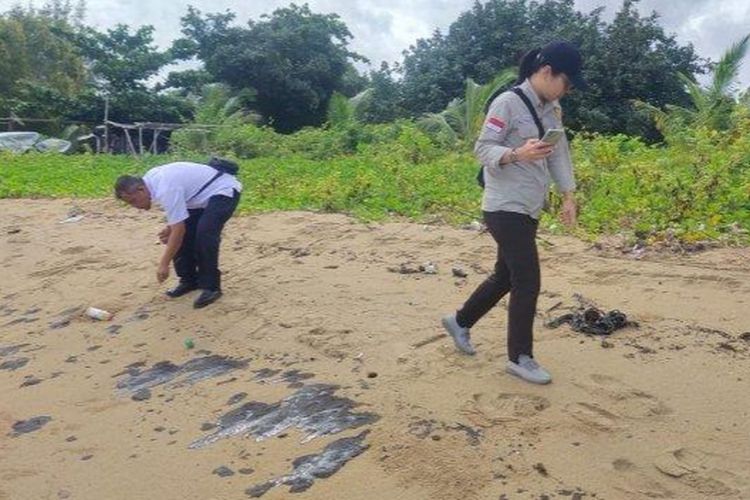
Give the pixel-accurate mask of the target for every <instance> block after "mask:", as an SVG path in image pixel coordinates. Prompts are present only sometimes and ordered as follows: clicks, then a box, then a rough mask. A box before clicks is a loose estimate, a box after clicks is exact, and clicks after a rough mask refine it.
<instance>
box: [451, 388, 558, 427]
mask: <svg viewBox="0 0 750 500" xmlns="http://www.w3.org/2000/svg"><path fill="white" fill-rule="evenodd" d="M549 406H550V402H549V400H548V399H546V398H543V397H541V396H536V395H534V394H511V393H504V394H494V395H487V394H474V396H473V398H472V401H471V402H469V403H468V404H467V405H466V406H465V407H464V409H463V411H462V413H463V414H464V415H466V418H468V419H469V420H470V421H471V422H472V423H473V424H474V425H476V426H479V427H492V426H495V425H499V424H502V423H503V422H511V421H516V420H520V419H526V418H529V417H533V416H535V415H538V414H539V413H541V412H542V411H544V410H546V409H547V408H549Z"/></svg>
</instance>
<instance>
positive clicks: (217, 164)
mask: <svg viewBox="0 0 750 500" xmlns="http://www.w3.org/2000/svg"><path fill="white" fill-rule="evenodd" d="M207 165H208V166H209V167H211V168H213V169H214V170H216V175H214V176H213V177H211V179H210V180H209V181H208V182H207V183H205V184H204V185H203V186H201V188H200V189H199V190H198V192H196V193H195V194H194V195H193V196H191V197H190V198H188V199H187V201H190V200H192V199H193V198H195V197H196V196H198V195H199V194H201V193H202V192H203V191H205V190H206V188H207V187H208V186H210V185H211V184H212V183H213V182H214V181H215V180H216V179H218V178H219V177H221V176H222V175H224V174H229V175H237V172H239V171H240V166H239V165H238V164H237V163H236V162H233V161H232V160H227V159H226V158H219V157H218V156H212V157H211V159H210V160H208V163H207Z"/></svg>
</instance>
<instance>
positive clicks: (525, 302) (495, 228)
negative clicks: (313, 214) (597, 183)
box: [443, 42, 586, 384]
mask: <svg viewBox="0 0 750 500" xmlns="http://www.w3.org/2000/svg"><path fill="white" fill-rule="evenodd" d="M581 67H582V60H581V55H580V53H579V51H578V49H577V48H576V47H575V46H573V45H571V44H570V43H567V42H553V43H550V44H548V45H545V46H544V47H542V48H538V49H534V50H531V51H529V52H528V53H526V55H525V56H524V57H523V59H522V61H521V65H520V69H519V78H518V81H516V85H517V87H515V88H513V89H511V90H509V91H506V92H503V93H502V94H500V95H499V96H497V97H496V98H495V99H494V100H493V101H492V103H491V104H490V107H489V111H488V113H487V116H486V118H485V122H484V126H483V128H482V132H481V134H480V136H479V139H478V140H477V142H476V145H475V148H474V152H475V154H476V156H477V158H478V159H479V161H480V163H481V165H482V170H483V171H482V173H483V177H484V188H485V189H484V196H483V199H482V211H483V213H484V221H485V224H486V225H487V229H488V230H489V232H490V234H491V235H492V237H493V238H494V240H495V242H496V243H497V261H496V263H495V272H494V274H492V275H491V276H490V277H489V278H487V279H486V280H485V281H484V282H483V283H482V284H481V285H479V287H478V288H477V289H476V290H475V291H474V293H473V294H472V295H471V296H470V297H469V299H468V300H467V301H466V303H465V304H464V305H463V306H462V307H461V308H460V309H459V310H458V311H457V312H456V313H455V314H451V315H448V316H445V317H444V318H443V326H444V328H445V329H446V330H447V331H448V333H449V334H450V335H451V337H453V341H454V343H455V345H456V347H457V348H458V349H459V350H460V351H462V352H464V353H466V354H469V355H473V354H475V350H474V347H473V346H472V344H471V338H470V329H471V327H473V326H474V324H475V323H476V322H477V321H479V320H480V319H481V318H482V317H483V316H484V315H485V314H487V312H488V311H489V310H490V309H492V308H493V307H494V306H495V305H496V304H497V303H498V301H499V300H500V299H501V298H502V297H503V296H504V295H506V294H507V293H508V292H510V302H509V306H508V363H507V367H506V371H507V372H508V373H511V374H513V375H516V376H518V377H520V378H522V379H524V380H526V381H528V382H532V383H536V384H547V383H549V382H551V380H552V377H551V376H550V374H549V373H548V372H547V371H546V370H545V369H544V368H542V367H541V366H540V365H539V363H537V362H536V360H535V359H534V354H533V350H532V346H533V326H534V315H535V313H536V304H537V298H538V296H539V290H540V270H539V256H538V254H537V247H536V232H537V226H538V219H539V215H540V213H541V211H542V208H543V207H544V205H545V202H546V198H547V194H548V191H549V184H550V180H549V178H550V177H551V178H552V180H553V181H554V182H555V184H556V185H557V188H558V189H559V191H560V192H561V193H562V197H563V203H562V214H561V217H562V220H563V222H564V223H565V224H566V225H568V226H572V225H574V224H575V223H576V202H575V197H574V191H575V180H574V177H573V168H572V164H571V159H570V151H569V148H568V142H567V139H566V138H565V137H564V134H563V137H562V138H561V140H560V141H559V142H558V143H557V145H556V146H553V145H552V144H549V143H546V142H543V141H542V140H540V138H541V137H542V134H543V133H544V131H543V130H542V129H544V130H548V129H561V128H562V112H561V108H560V104H559V102H558V100H559V99H560V98H561V97H563V96H564V95H565V94H567V93H568V92H570V90H571V89H573V88H577V89H584V88H586V83H585V81H584V80H583V78H582V76H581ZM519 91H520V94H519ZM524 97H525V98H526V100H527V101H528V103H527V102H525V101H524ZM532 109H533V111H534V113H536V115H537V116H536V117H535V116H534V114H533V113H532ZM480 182H482V181H480Z"/></svg>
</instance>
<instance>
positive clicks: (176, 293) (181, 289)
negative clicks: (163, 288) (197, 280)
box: [167, 281, 198, 299]
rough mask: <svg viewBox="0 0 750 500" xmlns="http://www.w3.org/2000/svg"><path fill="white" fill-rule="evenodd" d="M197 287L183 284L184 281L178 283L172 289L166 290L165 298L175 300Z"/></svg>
mask: <svg viewBox="0 0 750 500" xmlns="http://www.w3.org/2000/svg"><path fill="white" fill-rule="evenodd" d="M197 289H198V286H197V285H193V284H192V283H185V282H184V281H180V283H179V284H178V285H177V286H176V287H174V288H170V289H169V290H167V296H168V297H172V298H173V299H176V298H177V297H182V296H183V295H185V294H186V293H190V292H192V291H193V290H197Z"/></svg>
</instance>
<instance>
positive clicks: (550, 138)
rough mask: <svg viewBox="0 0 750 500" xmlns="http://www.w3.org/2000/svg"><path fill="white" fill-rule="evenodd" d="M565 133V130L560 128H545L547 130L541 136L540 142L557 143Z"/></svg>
mask: <svg viewBox="0 0 750 500" xmlns="http://www.w3.org/2000/svg"><path fill="white" fill-rule="evenodd" d="M564 135H565V130H563V129H561V128H551V129H549V130H547V132H545V133H544V137H542V142H544V143H546V144H550V145H555V144H557V143H558V142H559V141H560V139H562V138H563V136H564Z"/></svg>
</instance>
